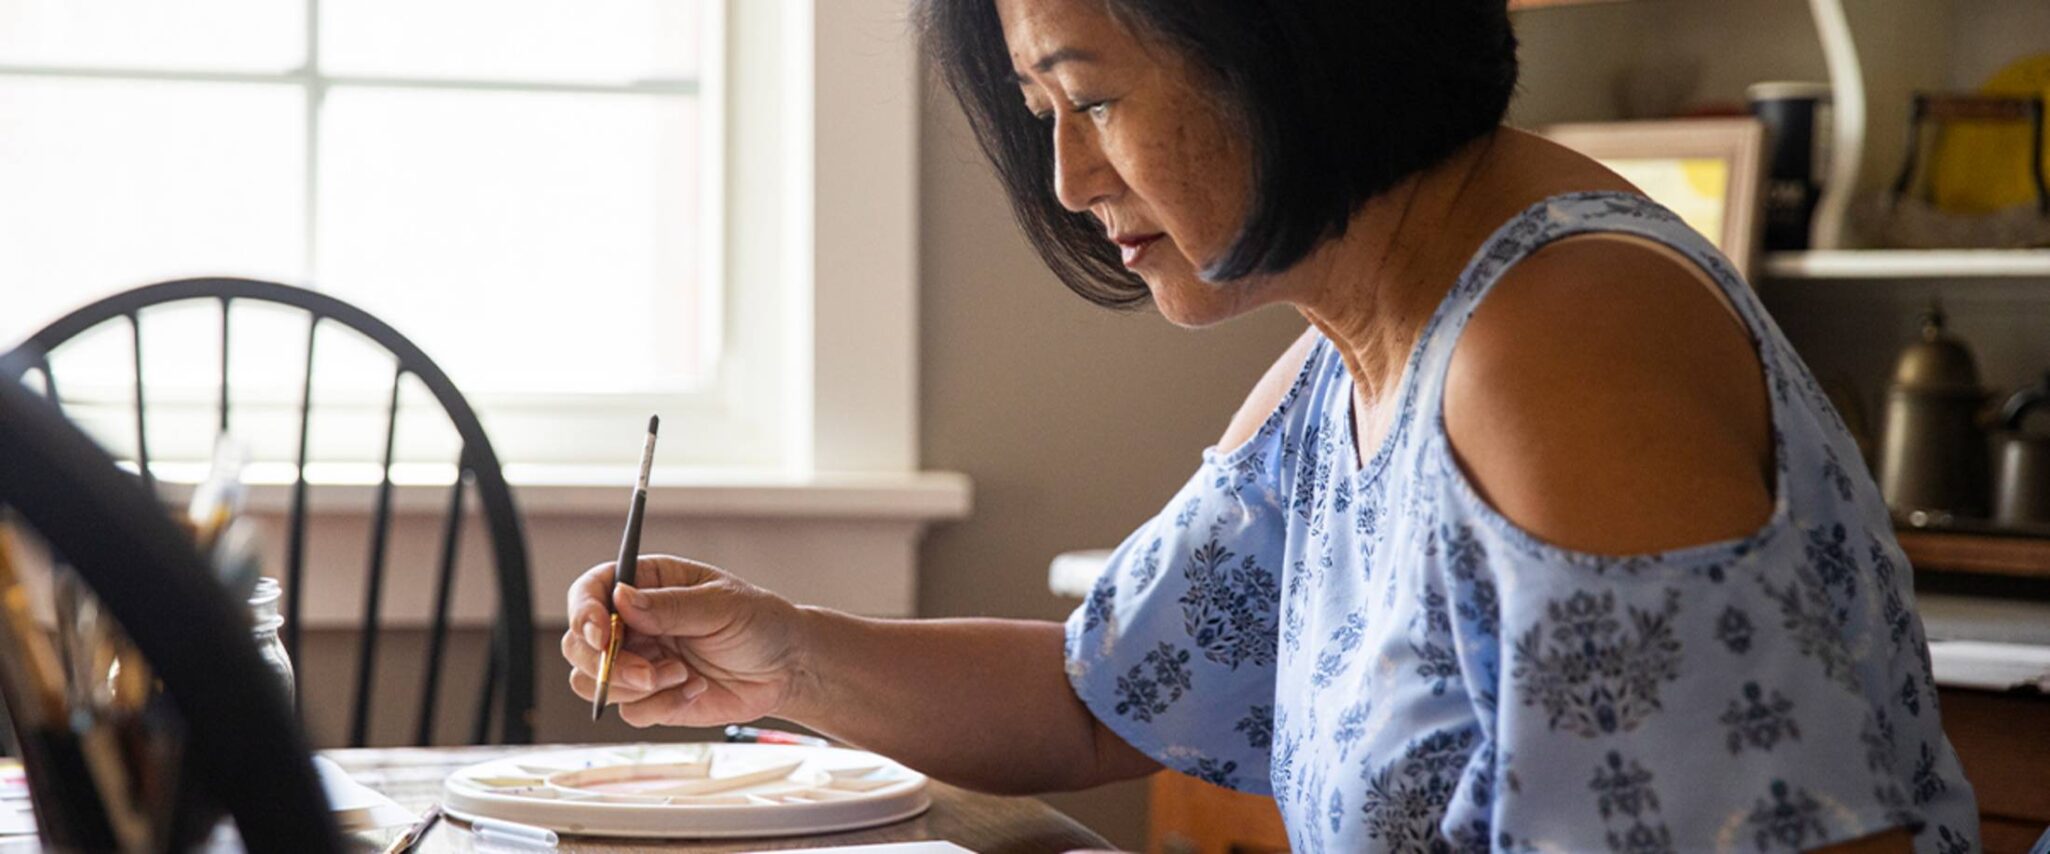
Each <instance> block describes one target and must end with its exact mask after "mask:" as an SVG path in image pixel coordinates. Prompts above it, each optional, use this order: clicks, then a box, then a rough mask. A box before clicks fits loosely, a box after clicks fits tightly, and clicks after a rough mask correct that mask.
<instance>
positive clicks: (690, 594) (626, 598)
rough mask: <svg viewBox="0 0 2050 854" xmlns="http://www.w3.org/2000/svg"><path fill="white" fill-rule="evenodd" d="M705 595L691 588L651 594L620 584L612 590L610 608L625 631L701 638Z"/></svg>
mask: <svg viewBox="0 0 2050 854" xmlns="http://www.w3.org/2000/svg"><path fill="white" fill-rule="evenodd" d="M706 598H707V597H706V596H705V595H704V591H702V590H697V589H694V588H690V587H658V588H655V589H653V590H641V589H639V588H636V587H633V586H630V585H626V584H621V585H618V586H617V587H614V588H613V591H612V605H613V607H614V608H616V609H618V611H619V617H620V619H622V620H625V621H626V625H627V628H630V629H633V630H634V631H636V632H639V633H641V634H644V635H658V636H659V635H696V634H704V633H705V629H704V628H703V627H702V625H701V624H702V623H703V622H704V618H705V617H706V616H707V615H706V610H707V609H706V604H707V603H706V601H705V600H706Z"/></svg>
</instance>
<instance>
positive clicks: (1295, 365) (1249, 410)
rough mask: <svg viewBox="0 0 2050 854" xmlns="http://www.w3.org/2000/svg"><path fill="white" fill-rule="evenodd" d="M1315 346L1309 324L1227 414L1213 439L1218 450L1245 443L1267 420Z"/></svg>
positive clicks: (1285, 394)
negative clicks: (1221, 431)
mask: <svg viewBox="0 0 2050 854" xmlns="http://www.w3.org/2000/svg"><path fill="white" fill-rule="evenodd" d="M1315 346H1317V330H1316V329H1315V328H1314V327H1313V328H1310V329H1305V330H1303V334H1301V335H1298V336H1296V339H1295V343H1293V344H1290V345H1288V349H1287V350H1284V351H1282V353H1281V357H1280V358H1278V359H1275V360H1274V364H1273V365H1271V366H1269V367H1268V368H1267V373H1266V374H1264V375H1262V376H1261V377H1260V381H1259V382H1257V383H1254V384H1253V391H1252V393H1251V394H1248V395H1247V396H1246V402H1245V403H1242V404H1239V411H1238V413H1237V414H1235V415H1233V416H1232V417H1231V424H1230V425H1229V426H1227V427H1225V428H1224V437H1223V438H1221V439H1218V440H1217V447H1218V449H1219V450H1223V451H1230V450H1232V449H1234V448H1237V447H1238V446H1240V445H1243V444H1245V443H1246V442H1248V441H1250V440H1251V439H1252V438H1253V434H1255V433H1258V432H1259V431H1260V425H1262V424H1265V423H1267V416H1269V415H1272V414H1274V409H1275V407H1278V406H1280V405H1281V400H1282V398H1285V397H1287V396H1288V388H1289V386H1291V385H1294V384H1295V378H1296V375H1298V374H1300V373H1302V370H1303V363H1304V362H1305V361H1307V360H1308V359H1309V358H1310V350H1311V348H1313V347H1315Z"/></svg>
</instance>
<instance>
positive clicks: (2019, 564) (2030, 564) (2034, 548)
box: [1894, 528, 2050, 579]
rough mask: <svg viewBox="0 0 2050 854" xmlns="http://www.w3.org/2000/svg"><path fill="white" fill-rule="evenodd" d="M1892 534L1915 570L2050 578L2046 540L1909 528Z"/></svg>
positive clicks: (2049, 561) (2049, 547)
mask: <svg viewBox="0 0 2050 854" xmlns="http://www.w3.org/2000/svg"><path fill="white" fill-rule="evenodd" d="M1894 534H1895V536H1896V537H1898V538H1899V540H1900V544H1901V550H1902V551H1905V552H1907V554H1908V563H1910V564H1912V565H1914V567H1915V569H1916V571H1934V572H1968V573H1976V574H1982V575H2006V576H2013V577H2020V578H2041V579H2050V538H2044V537H2037V536H2019V535H2013V534H1986V533H1957V532H1950V531H1929V530H1915V529H1911V528H1901V529H1898V530H1896V531H1895V532H1894Z"/></svg>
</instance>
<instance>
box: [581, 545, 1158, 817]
mask: <svg viewBox="0 0 2050 854" xmlns="http://www.w3.org/2000/svg"><path fill="white" fill-rule="evenodd" d="M639 576H640V578H641V579H642V582H643V587H642V588H641V589H639V590H633V589H629V588H620V589H619V590H617V591H616V592H615V594H614V602H615V604H616V607H617V608H618V611H619V615H620V617H621V618H622V619H624V620H625V621H626V624H627V626H628V628H629V642H628V644H627V646H626V648H625V649H624V650H623V651H622V652H621V654H620V657H619V661H618V662H617V663H616V666H615V668H614V674H613V685H612V688H611V698H612V700H613V701H614V702H616V703H618V704H619V714H620V717H621V718H622V719H623V720H625V721H627V722H628V723H630V724H633V725H635V726H653V725H658V724H666V725H678V726H716V725H719V724H725V723H733V722H738V721H748V720H754V719H756V718H761V717H778V718H783V719H785V720H790V721H795V722H797V723H800V724H803V725H805V726H808V727H811V728H813V729H817V730H819V731H821V732H825V733H828V734H830V735H833V736H835V737H838V738H840V739H843V740H845V741H847V742H848V743H850V744H855V745H858V746H860V747H863V748H866V749H869V750H874V751H876V752H878V753H882V754H885V755H888V756H890V757H891V758H894V759H896V760H898V761H901V762H903V763H905V764H906V765H909V766H911V767H913V768H917V769H918V770H920V771H922V772H925V773H927V774H930V775H932V776H934V777H937V778H939V779H941V780H945V781H947V782H950V783H955V784H959V785H963V786H968V787H970V788H975V789H981V790H984V791H992V792H1004V793H1025V792H1041V791H1049V790H1056V789H1079V788H1086V787H1089V786H1093V785H1097V784H1100V783H1106V782H1111V781H1114V780H1121V779H1125V778H1129V777H1136V776H1140V775H1143V774H1147V773H1150V772H1152V771H1155V770H1158V768H1159V766H1158V765H1156V764H1155V763H1154V762H1153V761H1152V760H1151V759H1148V758H1146V757H1145V756H1144V755H1143V754H1140V753H1139V752H1138V751H1136V750H1134V749H1132V748H1131V747H1130V746H1129V745H1127V744H1126V743H1125V742H1124V741H1122V740H1120V739H1119V738H1117V737H1116V736H1115V735H1112V734H1110V733H1109V732H1108V731H1106V730H1104V729H1103V728H1102V727H1101V726H1100V725H1099V724H1097V722H1096V720H1095V718H1094V717H1093V716H1092V715H1090V713H1089V711H1088V709H1087V708H1085V707H1084V706H1083V705H1082V703H1081V701H1080V700H1078V699H1076V697H1075V694H1074V691H1073V690H1072V689H1071V688H1070V687H1069V685H1068V682H1067V677H1066V673H1065V669H1064V668H1065V656H1064V654H1063V650H1062V628H1061V626H1060V625H1059V624H1056V623H1045V622H1029V621H1021V620H874V619H864V618H860V617H853V616H849V615H846V614H842V613H839V612H836V611H830V610H825V609H820V608H803V607H798V606H795V605H792V604H791V603H790V602H789V601H787V600H785V599H783V598H782V597H780V596H776V595H775V594H773V593H770V592H768V591H766V590H762V589H761V588H759V587H755V586H754V585H751V584H748V583H747V582H745V581H741V580H740V579H738V578H735V577H733V576H732V575H730V574H728V573H726V572H723V571H721V570H719V569H717V568H714V567H710V566H707V565H704V564H700V563H695V562H692V561H686V560H682V559H679V558H673V557H667V556H660V555H656V556H648V557H643V558H641V564H640V571H639ZM611 580H612V565H611V564H605V565H601V566H598V567H595V568H593V569H592V570H591V571H589V572H587V573H585V574H584V576H583V577H582V578H580V579H578V581H577V582H576V584H574V585H572V587H571V589H570V602H569V611H570V615H571V619H570V625H571V629H570V631H569V632H567V633H565V634H564V636H563V641H562V648H563V655H564V657H565V658H567V659H568V660H569V661H570V663H571V664H572V666H573V667H574V670H573V671H572V673H571V677H570V684H571V687H572V688H573V689H574V690H575V691H576V692H577V693H578V694H579V695H581V696H583V697H584V698H585V699H589V698H590V697H591V696H593V694H594V693H595V688H596V686H595V683H594V682H593V679H592V674H594V673H596V672H597V671H598V650H599V649H600V648H601V647H602V645H603V643H604V640H605V635H604V630H603V628H602V626H604V625H605V622H606V621H607V620H608V619H609V615H608V614H607V613H606V611H605V608H604V606H603V604H602V601H603V600H602V599H601V598H600V597H602V596H604V595H605V591H606V590H607V589H608V588H610V586H611Z"/></svg>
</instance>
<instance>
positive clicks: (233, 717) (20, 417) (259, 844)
mask: <svg viewBox="0 0 2050 854" xmlns="http://www.w3.org/2000/svg"><path fill="white" fill-rule="evenodd" d="M0 364H4V359H0ZM0 507H7V508H12V509H13V510H14V511H15V512H16V513H18V514H19V516H20V518H21V519H23V520H25V521H26V522H27V523H28V525H29V527H31V528H33V529H34V530H35V531H36V532H37V533H38V534H39V535H40V536H41V537H42V538H43V540H44V541H46V542H47V543H48V544H49V545H50V548H51V550H52V551H53V552H56V553H60V554H62V555H63V556H64V558H65V560H66V562H67V563H68V564H69V565H70V566H71V567H72V568H73V570H75V571H76V572H77V573H78V575H79V577H80V578H82V579H84V581H85V582H86V584H87V585H89V586H90V587H91V588H92V589H93V591H94V592H95V593H96V594H97V595H98V597H99V600H100V602H101V604H102V605H103V606H104V607H106V608H107V610H108V611H109V612H110V613H112V614H113V615H114V617H115V619H117V620H119V621H120V623H121V625H122V628H123V629H124V630H125V631H126V633H127V635H128V637H129V638H130V639H131V640H132V641H133V642H134V643H135V645H136V647H137V648H138V649H140V650H141V651H142V653H143V655H144V656H146V657H147V658H148V659H149V661H150V663H151V664H152V665H153V666H154V668H155V672H156V675H157V676H158V677H159V678H161V679H162V680H163V685H164V691H165V694H166V695H167V696H168V697H169V698H170V700H171V702H172V704H173V705H174V706H175V707H176V708H177V709H178V712H179V715H180V716H181V717H182V718H183V719H184V722H185V732H186V735H187V739H188V740H187V745H188V747H189V748H190V750H191V756H192V757H193V758H194V761H195V764H194V765H193V767H194V769H195V770H196V772H197V778H198V779H197V780H196V781H192V782H196V783H197V784H199V785H200V786H202V787H203V788H204V790H205V791H206V792H207V793H208V794H210V795H211V796H212V797H211V799H212V800H213V801H214V802H216V803H218V804H219V805H220V806H221V807H223V808H225V809H227V810H228V812H229V813H230V814H231V815H233V816H234V818H235V823H236V825H237V827H238V828H239V829H240V831H241V834H242V838H243V840H244V842H246V843H247V844H248V846H249V850H251V851H309V852H322V851H340V850H342V849H341V845H340V838H339V836H338V835H337V834H336V832H335V824H334V821H333V818H332V816H331V815H330V814H329V812H328V807H327V801H326V798H325V796H324V795H323V794H322V793H321V788H320V783H319V781H318V778H317V776H316V775H315V773H314V770H313V766H312V763H311V762H310V761H308V756H309V754H308V752H307V748H306V743H305V740H304V738H303V737H302V736H301V735H300V732H299V729H298V727H296V726H295V725H294V723H293V721H292V717H291V712H290V711H289V710H288V709H287V708H286V706H285V700H284V696H283V693H282V692H278V691H252V690H250V689H249V686H251V685H261V684H264V683H265V682H267V681H270V680H274V679H275V678H276V677H275V676H273V675H272V674H271V672H270V671H269V669H267V668H266V667H265V666H264V664H263V662H262V660H261V659H259V658H258V657H257V651H256V647H255V645H254V644H252V643H250V641H249V621H248V612H247V608H246V606H244V605H242V604H241V603H237V602H235V601H232V599H231V597H229V595H228V594H227V591H226V589H225V588H223V587H222V586H221V585H220V584H218V583H216V581H215V580H214V576H213V573H212V572H211V571H209V570H208V568H207V567H206V565H205V563H204V562H202V561H201V560H200V557H199V555H198V553H197V552H196V551H194V549H193V548H192V541H191V539H190V538H188V537H186V536H184V535H183V534H182V533H181V532H180V531H179V530H178V529H177V528H176V527H174V526H173V525H172V523H171V521H170V519H169V518H168V517H167V516H166V515H165V514H164V512H163V509H162V508H161V507H160V506H159V505H158V504H157V503H156V501H155V500H154V499H153V497H152V496H151V495H150V494H149V492H147V491H146V490H144V489H142V488H140V487H139V485H138V484H137V483H136V481H135V480H134V479H133V478H131V477H127V476H124V475H123V474H122V472H121V470H120V469H118V468H116V467H115V464H114V461H113V459H112V458H110V457H108V456H107V455H106V453H105V452H103V451H102V450H101V449H100V448H99V447H98V446H97V445H94V444H93V442H92V440H91V439H90V438H88V437H87V436H86V435H85V434H84V433H82V432H80V431H79V430H78V429H77V428H75V427H73V426H72V425H71V424H69V423H68V422H66V421H65V420H64V417H63V416H62V415H61V414H59V413H58V412H57V410H56V409H55V408H54V407H52V406H51V405H50V404H49V403H48V402H47V401H46V400H42V399H39V398H38V397H37V396H36V395H35V394H34V393H33V392H31V391H29V390H28V389H27V388H25V387H23V386H22V385H21V384H19V383H18V382H16V381H15V380H13V379H11V378H0ZM87 796H88V797H89V796H90V795H87ZM39 797H41V795H39Z"/></svg>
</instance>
